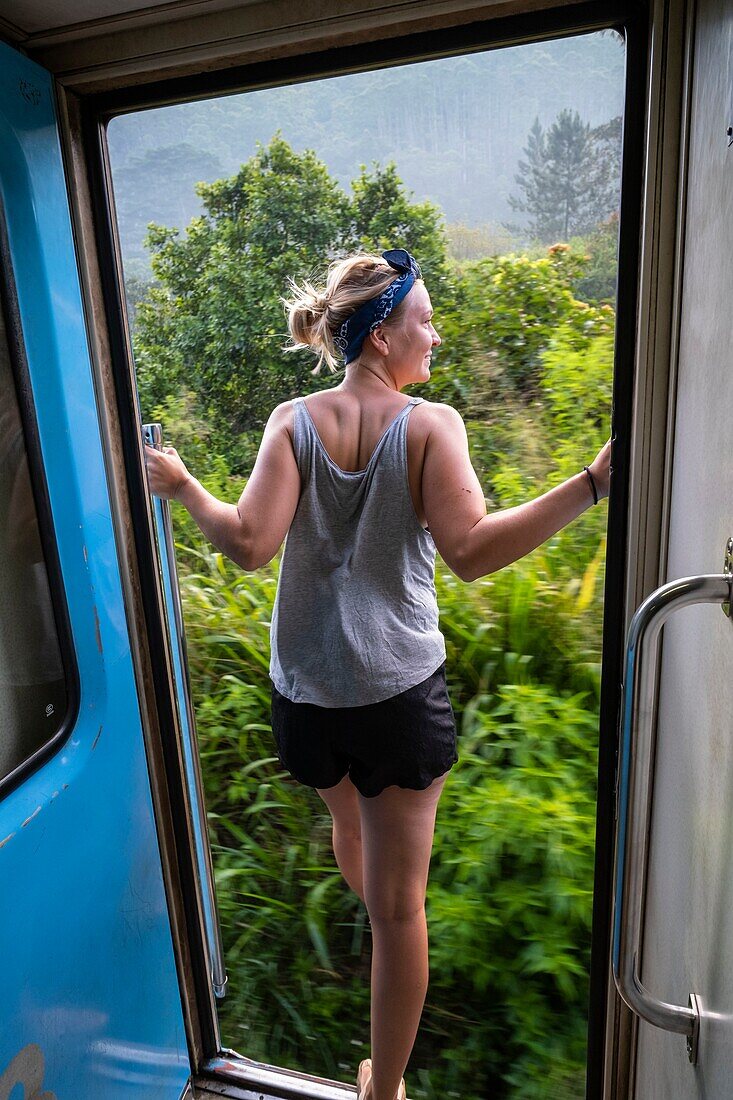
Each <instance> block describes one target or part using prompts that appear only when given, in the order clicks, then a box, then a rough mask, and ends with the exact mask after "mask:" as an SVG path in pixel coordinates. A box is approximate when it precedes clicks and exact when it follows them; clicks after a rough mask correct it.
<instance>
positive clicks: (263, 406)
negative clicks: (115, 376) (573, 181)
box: [135, 133, 445, 469]
mask: <svg viewBox="0 0 733 1100" xmlns="http://www.w3.org/2000/svg"><path fill="white" fill-rule="evenodd" d="M352 186H353V196H348V195H347V194H346V193H345V192H344V191H343V190H342V189H341V188H340V187H339V185H338V184H337V183H336V182H335V181H334V180H333V179H332V177H331V176H330V175H329V173H328V170H327V169H326V166H325V165H324V164H323V162H322V161H320V160H319V159H318V158H317V157H316V155H315V154H314V153H313V152H312V151H309V150H306V151H305V152H304V153H296V152H294V150H293V149H292V148H291V147H290V145H289V144H288V143H287V142H286V141H285V140H284V139H283V138H282V137H281V135H280V134H279V133H276V134H275V136H274V137H273V138H272V140H271V142H270V144H269V145H268V146H266V147H263V146H259V147H258V150H257V152H256V153H255V155H254V156H253V157H251V158H250V159H249V160H248V161H247V162H246V163H245V164H243V165H242V167H241V168H240V170H239V172H237V174H236V175H235V176H233V177H231V178H229V179H221V180H217V181H216V182H214V183H210V184H198V185H197V187H196V191H197V193H198V195H199V197H200V199H201V201H202V203H203V205H204V210H205V212H204V214H203V215H202V216H200V217H197V218H194V219H193V220H192V221H191V222H190V224H189V226H188V229H187V231H186V233H185V236H182V235H181V233H180V232H179V231H178V230H177V229H168V228H165V227H163V226H155V225H151V226H150V229H149V233H148V237H147V244H148V247H149V248H150V250H151V252H152V266H153V272H154V274H155V277H156V279H157V284H156V285H155V286H153V287H152V288H151V289H150V291H149V294H148V296H147V299H146V300H145V301H144V302H142V303H140V304H139V305H138V309H137V327H136V333H135V354H136V361H137V365H138V380H139V385H140V393H141V403H142V405H143V408H144V409H151V408H152V407H153V406H154V405H158V406H159V405H162V404H163V403H164V402H165V400H166V398H168V397H169V396H170V395H172V394H175V393H177V392H179V391H180V390H181V389H182V388H184V387H185V388H187V389H191V390H193V391H194V392H195V393H196V398H197V408H196V412H197V413H198V414H203V415H204V417H205V418H206V419H207V420H208V421H209V422H210V423H211V424H212V426H213V427H214V428H215V434H216V439H217V449H218V450H219V451H220V452H221V453H224V454H225V455H227V457H228V459H229V460H230V461H231V462H232V465H233V468H234V469H239V468H242V467H243V466H244V465H245V463H244V455H245V452H246V453H247V454H248V453H249V450H250V448H251V440H249V441H244V444H245V445H243V441H242V435H243V433H245V432H251V431H253V430H254V431H255V432H257V431H261V430H262V429H263V427H264V424H265V421H266V420H267V417H268V415H269V413H270V411H271V410H272V408H273V406H274V405H275V404H277V403H278V402H279V401H283V400H286V399H288V398H291V397H293V396H295V395H296V394H298V393H301V392H302V391H303V390H304V389H305V388H306V385H307V387H308V388H311V389H312V388H313V378H312V376H311V374H310V372H311V371H312V368H313V358H312V356H308V355H307V354H306V353H303V355H302V356H295V357H293V356H287V355H285V353H284V352H283V350H282V348H283V345H284V343H285V340H286V337H287V327H286V322H285V316H284V311H283V307H282V303H281V301H280V298H281V295H284V294H286V293H287V290H288V282H287V279H288V276H293V277H294V278H296V279H302V278H304V277H311V278H312V277H314V276H317V275H318V274H319V273H321V272H323V271H324V269H325V268H326V266H327V265H328V263H329V262H330V261H331V260H332V259H334V258H336V257H338V256H340V255H344V254H346V253H347V252H349V251H351V250H353V249H354V248H355V247H361V248H365V249H378V250H382V249H384V248H386V247H396V246H402V247H406V248H410V249H412V250H413V251H415V253H416V254H417V255H418V257H419V259H420V262H421V266H423V269H424V271H425V274H426V277H429V278H430V279H431V280H432V282H431V290H432V289H433V283H436V284H437V287H438V291H439V290H440V286H441V285H442V282H444V281H445V272H444V264H445V242H444V236H443V232H442V227H441V221H440V214H439V211H438V210H437V208H435V207H433V206H432V205H431V204H430V203H427V202H423V203H415V202H413V201H412V200H411V198H410V197H409V196H408V194H407V193H406V192H405V189H404V186H403V184H402V183H401V181H400V180H399V178H398V176H397V173H396V169H395V167H394V165H392V164H390V165H387V167H386V168H380V166H379V165H375V166H374V168H373V170H372V171H371V172H368V171H367V170H366V168H364V167H362V171H361V175H360V176H359V178H358V179H357V180H355V181H354V183H353V185H352ZM321 381H322V382H323V384H324V385H325V384H327V385H332V384H333V383H332V380H331V377H330V375H329V374H324V375H322V376H321Z"/></svg>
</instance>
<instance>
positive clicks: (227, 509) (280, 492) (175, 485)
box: [145, 401, 300, 572]
mask: <svg viewBox="0 0 733 1100" xmlns="http://www.w3.org/2000/svg"><path fill="white" fill-rule="evenodd" d="M291 406H292V403H291V402H289V401H286V402H283V403H282V404H281V405H278V406H277V407H276V408H275V409H274V410H273V411H272V413H271V414H270V418H269V420H268V421H267V425H266V427H265V431H264V434H263V436H262V442H261V443H260V448H259V451H258V453H257V459H256V461H255V464H254V468H253V470H252V473H251V475H250V478H249V481H248V482H247V484H246V486H245V488H244V491H243V493H242V495H241V496H240V498H239V501H238V503H237V504H227V503H226V502H225V501H222V500H218V499H217V498H216V497H215V496H213V495H212V494H211V493H210V492H209V491H208V490H207V489H205V488H204V487H203V485H202V484H201V482H199V481H197V480H196V478H195V477H193V476H192V475H191V474H190V473H189V471H188V470H187V469H186V467H185V465H184V464H183V462H182V461H181V458H180V457H179V455H178V453H177V452H176V451H175V449H174V448H173V447H166V448H165V450H163V451H157V450H155V449H154V448H152V447H146V448H145V464H146V466H147V469H148V480H149V482H150V489H151V492H153V493H155V495H156V496H160V497H164V498H168V499H174V500H177V501H179V502H180V503H181V504H183V506H184V507H185V508H186V509H187V510H188V511H189V512H190V513H191V516H192V517H193V519H194V520H195V522H196V523H197V525H198V526H199V527H200V528H201V530H202V531H203V533H204V535H206V537H207V539H209V541H210V542H212V543H213V544H214V546H215V547H216V548H217V549H218V550H221V551H222V553H224V554H226V555H227V557H228V558H231V559H232V561H234V562H236V564H237V565H239V566H241V568H242V569H245V570H248V571H250V572H251V571H253V570H255V569H260V568H261V567H262V566H263V565H266V564H267V563H268V562H269V561H271V560H272V558H274V556H275V554H276V553H277V551H278V550H279V548H280V546H281V545H282V542H283V539H284V538H285V535H286V534H287V532H288V528H289V527H290V524H291V523H292V520H293V516H294V515H295V510H296V508H297V507H298V499H299V497H300V473H299V472H298V464H297V462H296V460H295V454H294V453H293V445H292V441H291V435H290V431H291V428H292V420H293V413H292V407H291Z"/></svg>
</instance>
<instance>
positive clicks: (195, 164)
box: [108, 31, 624, 267]
mask: <svg viewBox="0 0 733 1100" xmlns="http://www.w3.org/2000/svg"><path fill="white" fill-rule="evenodd" d="M623 77H624V46H623V42H622V40H621V38H620V37H619V36H618V35H617V34H616V33H615V32H612V31H606V32H600V33H594V34H588V35H577V36H574V37H572V38H564V39H558V40H555V41H546V42H537V43H530V44H528V45H523V46H513V47H511V48H507V49H500V50H492V51H484V52H482V53H477V54H471V55H464V56H462V57H453V58H445V59H441V60H437V61H427V62H419V63H415V64H410V65H403V66H399V67H394V68H390V69H383V70H379V71H375V72H367V73H357V74H353V75H349V76H340V77H334V78H330V79H325V80H315V81H311V82H308V83H303V84H297V85H291V86H289V87H283V88H272V89H265V90H262V91H255V92H247V93H243V94H239V95H233V96H224V97H219V98H217V99H214V100H208V101H203V102H196V103H187V104H182V105H177V106H172V107H164V108H160V109H157V110H152V111H146V112H138V113H135V114H130V115H127V116H124V117H121V118H117V119H114V120H113V121H112V122H111V123H110V125H109V131H108V135H109V145H110V155H111V161H112V169H113V177H114V185H115V197H116V203H117V209H118V216H119V220H120V231H121V236H122V244H123V253H124V256H125V260H126V262H127V263H128V264H129V262H130V261H131V260H134V261H137V262H136V264H133V266H137V267H139V266H140V261H142V260H144V258H145V249H144V248H143V245H142V239H143V236H144V233H145V226H146V225H147V223H148V222H150V221H155V222H158V223H159V224H163V225H175V226H179V227H183V226H185V225H186V224H187V223H188V221H189V220H190V219H191V217H193V216H194V215H196V214H198V213H200V212H201V207H200V204H199V202H198V198H197V196H196V195H195V193H194V190H193V187H194V183H195V182H196V181H197V180H207V181H211V180H214V179H217V178H219V177H222V176H229V175H232V174H234V172H236V170H237V168H238V167H239V165H240V164H241V163H242V162H243V161H245V160H247V159H248V158H249V157H250V156H251V155H252V153H254V151H255V147H256V143H257V141H260V142H262V143H263V144H266V143H268V142H269V140H270V139H271V137H272V135H273V134H274V133H275V132H276V131H277V130H280V131H281V133H282V135H283V137H284V138H285V139H286V140H287V141H288V142H289V143H290V144H291V145H292V146H293V148H294V149H296V150H298V151H302V150H303V149H306V148H310V149H313V150H315V152H316V153H317V154H318V156H319V157H320V158H321V159H322V160H323V161H324V162H325V164H326V165H327V167H328V170H329V172H330V173H331V174H332V175H333V176H334V177H335V178H336V179H337V180H338V181H339V183H340V184H341V185H342V186H343V187H344V188H345V189H348V186H349V183H350V181H351V180H352V179H353V178H354V177H355V176H356V175H357V174H358V170H359V165H360V164H367V165H368V164H370V163H371V162H372V161H375V160H376V161H379V162H380V163H382V164H384V163H386V162H387V161H389V160H394V161H395V163H396V164H397V168H398V173H399V175H400V176H401V178H402V179H403V180H404V181H405V183H406V184H407V186H408V188H410V189H411V190H412V191H414V194H415V197H416V198H417V199H424V198H428V199H431V200H432V201H433V202H435V203H437V204H438V205H439V206H440V207H441V208H442V209H443V211H444V214H445V218H446V221H447V222H449V223H455V222H460V223H464V224H466V225H471V226H479V225H480V226H486V225H487V224H489V223H494V224H498V223H501V222H503V221H508V222H513V223H516V222H517V220H518V218H517V215H516V214H514V213H513V212H512V210H511V208H510V207H509V204H508V196H509V195H510V194H512V193H514V194H516V190H517V188H516V184H515V182H514V179H513V177H514V175H515V173H516V171H517V163H518V161H519V160H520V159H521V157H522V148H523V146H524V145H525V143H526V140H527V135H528V132H529V129H530V127H531V125H532V123H533V121H534V119H535V117H538V118H539V120H540V123H541V124H542V126H543V127H545V128H546V127H548V126H549V125H550V124H551V123H552V122H553V121H554V120H555V118H556V116H557V114H558V113H559V112H560V111H561V110H563V109H564V108H567V109H570V110H574V111H578V112H579V114H580V116H581V118H582V119H583V121H584V122H587V123H590V125H591V126H597V125H599V124H601V123H603V122H606V121H608V120H609V119H611V118H614V117H616V116H618V115H620V114H622V111H623V91H624V88H623Z"/></svg>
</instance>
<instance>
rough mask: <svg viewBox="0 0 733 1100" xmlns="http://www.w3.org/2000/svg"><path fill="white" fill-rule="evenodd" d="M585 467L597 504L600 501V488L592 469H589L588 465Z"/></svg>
mask: <svg viewBox="0 0 733 1100" xmlns="http://www.w3.org/2000/svg"><path fill="white" fill-rule="evenodd" d="M583 469H584V470H585V472H586V473H587V475H588V477H589V478H590V484H591V488H592V489H593V503H594V504H597V503H598V490H597V489H596V483H595V481H594V480H593V474H592V473H591V472H590V470H589V469H588V467H587V466H584V467H583Z"/></svg>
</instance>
